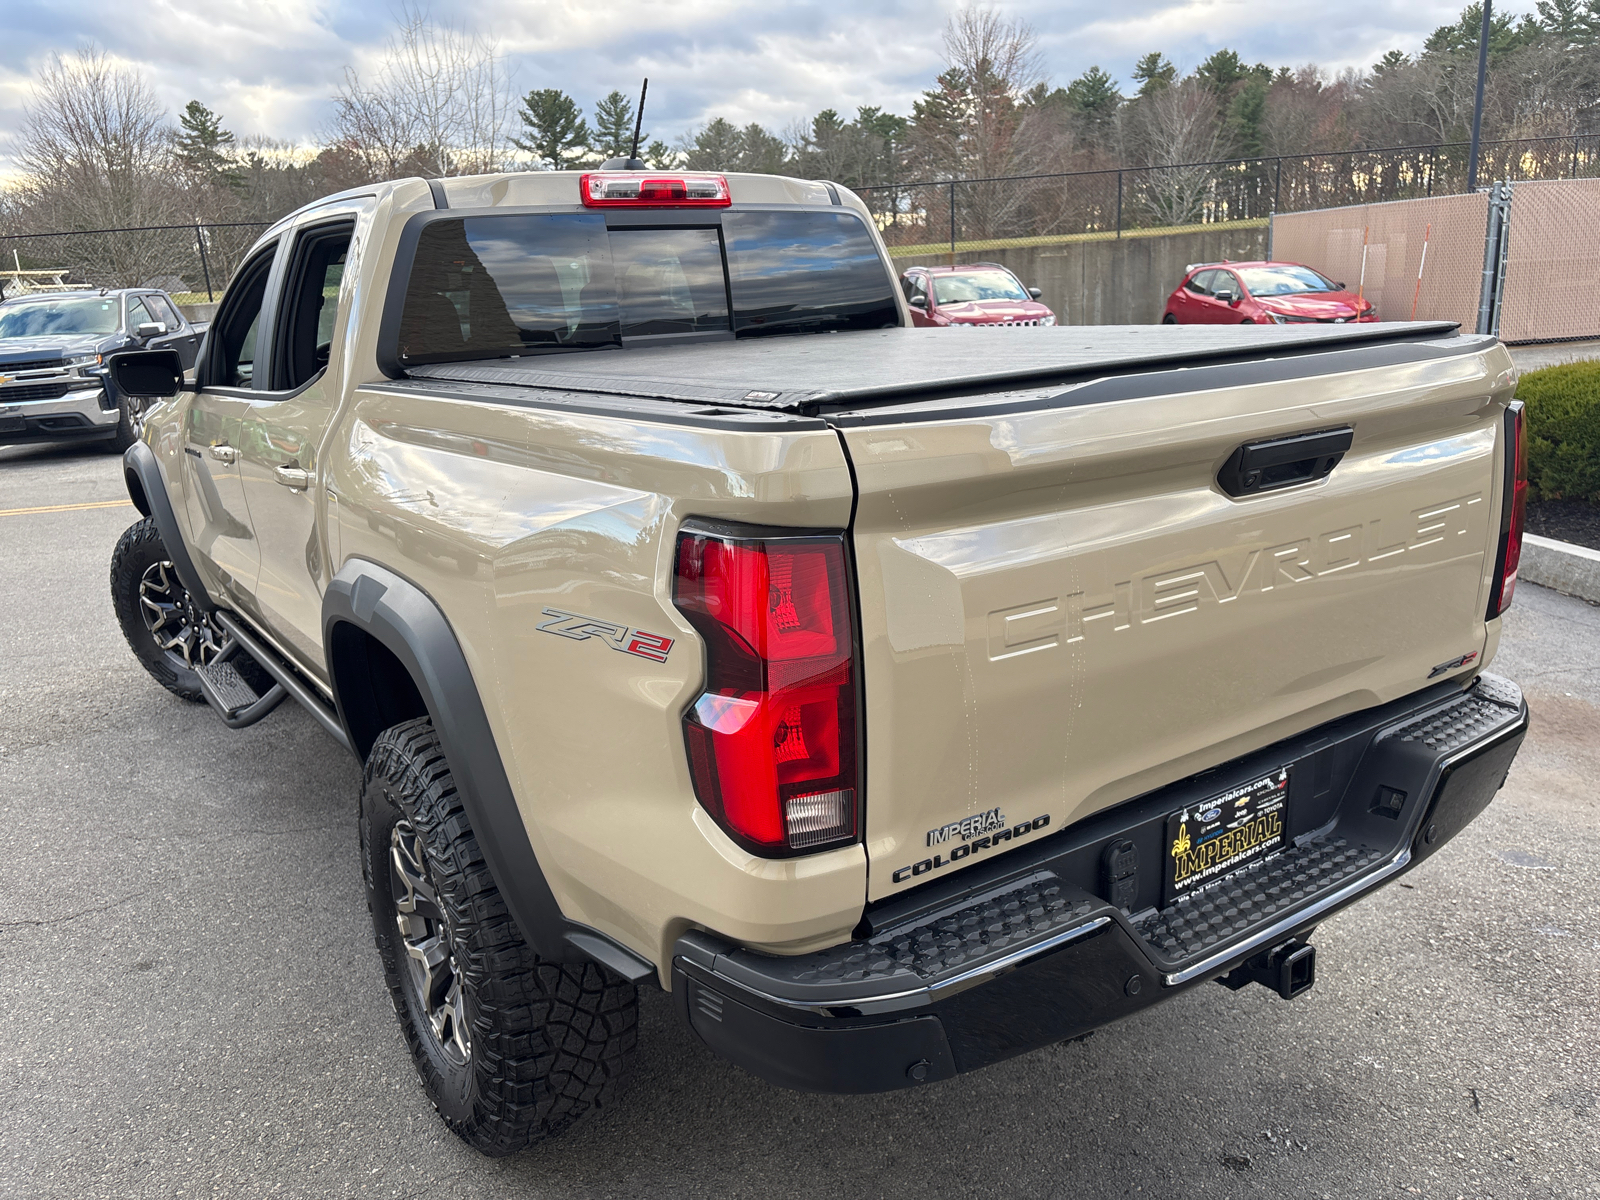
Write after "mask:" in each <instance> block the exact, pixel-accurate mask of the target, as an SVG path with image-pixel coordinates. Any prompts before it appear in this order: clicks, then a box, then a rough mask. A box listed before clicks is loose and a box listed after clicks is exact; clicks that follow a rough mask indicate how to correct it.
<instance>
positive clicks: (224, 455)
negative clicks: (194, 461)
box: [211, 443, 239, 463]
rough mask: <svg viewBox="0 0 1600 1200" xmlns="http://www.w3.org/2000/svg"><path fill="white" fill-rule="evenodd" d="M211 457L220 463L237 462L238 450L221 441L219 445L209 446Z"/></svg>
mask: <svg viewBox="0 0 1600 1200" xmlns="http://www.w3.org/2000/svg"><path fill="white" fill-rule="evenodd" d="M211 457H212V458H214V459H216V460H217V461H218V462H220V463H231V462H238V461H239V452H238V451H237V450H235V449H234V448H233V447H232V446H230V445H228V444H227V443H223V444H222V445H220V446H213V447H211Z"/></svg>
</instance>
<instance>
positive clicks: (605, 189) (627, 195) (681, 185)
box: [578, 171, 733, 208]
mask: <svg viewBox="0 0 1600 1200" xmlns="http://www.w3.org/2000/svg"><path fill="white" fill-rule="evenodd" d="M578 194H579V195H580V196H582V197H583V202H584V204H585V205H587V206H588V207H589V208H727V207H728V205H730V204H732V203H733V199H732V197H730V196H729V194H728V180H727V178H726V177H725V176H722V175H691V174H686V173H684V172H681V171H675V172H673V173H672V174H670V175H663V174H658V173H653V172H648V171H591V172H590V173H589V174H587V175H580V176H579V177H578Z"/></svg>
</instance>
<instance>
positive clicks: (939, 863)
mask: <svg viewBox="0 0 1600 1200" xmlns="http://www.w3.org/2000/svg"><path fill="white" fill-rule="evenodd" d="M978 821H982V822H984V823H985V824H984V826H983V828H984V829H992V830H993V831H994V832H992V833H981V832H980V831H979V830H977V829H973V830H972V832H971V833H970V834H963V835H962V836H964V837H967V836H970V837H971V838H972V839H973V840H972V841H970V842H964V843H963V844H961V845H959V846H956V847H955V848H954V849H952V850H951V851H950V853H949V854H942V853H941V854H935V855H934V856H933V857H932V858H925V859H923V860H922V861H921V862H919V863H912V864H911V865H910V866H906V867H901V868H900V869H899V870H898V871H896V872H895V873H894V874H893V875H892V876H891V877H890V878H891V879H892V880H893V881H894V882H895V883H904V882H905V881H906V880H908V879H913V878H915V877H916V876H918V875H926V874H927V873H928V872H929V871H938V870H941V869H942V868H944V867H948V866H950V865H951V864H952V863H958V862H960V861H961V860H962V859H965V858H970V857H971V856H972V855H974V854H977V853H978V852H980V851H982V850H995V849H998V848H999V846H1000V844H1001V843H1002V842H1009V841H1012V840H1014V839H1016V838H1022V837H1027V836H1028V835H1029V834H1030V833H1032V832H1034V831H1035V830H1038V829H1043V828H1044V827H1045V826H1046V825H1048V824H1050V814H1049V813H1045V814H1044V815H1043V816H1040V817H1035V818H1034V819H1033V820H1031V821H1019V822H1017V824H1015V825H1011V826H1009V827H1007V826H1006V819H1005V818H1004V817H1003V816H1001V815H1000V810H999V809H998V808H991V809H990V810H989V811H988V812H986V813H978V814H976V815H974V816H971V817H968V818H966V820H963V821H952V822H951V823H950V824H948V825H941V826H940V827H939V828H938V829H930V830H928V845H930V846H932V845H934V844H935V842H934V839H935V837H938V840H939V842H940V843H943V842H947V841H949V840H950V837H951V836H952V835H951V831H952V830H954V831H955V832H956V833H960V832H961V827H962V826H963V825H966V824H967V823H968V822H978ZM991 821H992V822H993V823H992V824H990V823H989V822H991ZM940 835H942V836H940Z"/></svg>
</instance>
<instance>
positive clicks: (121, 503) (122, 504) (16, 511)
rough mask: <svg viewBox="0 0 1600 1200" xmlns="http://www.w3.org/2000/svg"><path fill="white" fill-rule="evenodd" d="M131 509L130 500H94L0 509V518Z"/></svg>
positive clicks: (131, 502)
mask: <svg viewBox="0 0 1600 1200" xmlns="http://www.w3.org/2000/svg"><path fill="white" fill-rule="evenodd" d="M132 507H133V501H132V500H96V501H95V502H94V503H92V504H42V505H40V506H39V507H37V508H0V517H25V516H28V515H29V514H30V513H51V512H73V511H75V510H77V509H80V508H132Z"/></svg>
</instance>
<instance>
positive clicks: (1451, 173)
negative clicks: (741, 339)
mask: <svg viewBox="0 0 1600 1200" xmlns="http://www.w3.org/2000/svg"><path fill="white" fill-rule="evenodd" d="M1468 154H1469V147H1468V144H1467V143H1466V142H1448V143H1442V144H1439V145H1433V146H1397V147H1388V148H1385V149H1378V150H1359V151H1349V152H1346V153H1340V154H1306V155H1294V156H1282V157H1273V158H1247V159H1228V160H1222V161H1215V162H1200V163H1180V164H1176V165H1173V166H1163V167H1121V168H1114V169H1106V170H1098V171H1075V172H1070V173H1065V174H1050V175H1022V176H1010V177H1006V178H997V179H959V180H942V181H923V182H918V183H905V184H886V185H882V186H873V187H861V188H857V189H855V190H856V192H857V194H859V195H860V196H861V198H862V200H864V201H865V202H866V204H867V206H868V208H870V209H871V210H872V212H873V214H874V216H875V217H876V218H877V222H878V225H879V228H880V229H881V230H882V231H883V237H884V241H885V242H887V243H888V245H889V247H890V253H892V254H893V255H894V256H895V257H896V258H900V257H911V256H916V255H927V254H935V253H946V254H948V255H950V256H952V257H953V256H957V255H963V254H972V253H979V252H982V251H985V250H1000V249H1009V248H1022V247H1027V246H1040V245H1050V244H1055V243H1062V242H1070V241H1074V240H1080V239H1092V238H1104V237H1111V238H1121V237H1127V236H1138V235H1141V234H1143V235H1149V234H1154V233H1171V232H1174V231H1176V230H1180V229H1193V228H1196V227H1203V226H1208V225H1216V224H1222V223H1229V222H1241V223H1243V222H1256V223H1263V222H1265V221H1266V219H1267V218H1268V217H1270V216H1271V215H1272V214H1273V213H1283V212H1300V211H1305V210H1309V209H1322V208H1332V207H1338V206H1345V205H1354V204H1371V203H1375V202H1381V201H1389V200H1401V199H1414V198H1426V197H1431V196H1447V195H1456V194H1460V193H1464V192H1466V190H1467V176H1468V171H1467V165H1468V164H1467V159H1468ZM1478 176H1479V178H1481V179H1503V180H1512V181H1517V180H1534V179H1583V178H1600V134H1586V135H1579V136H1576V137H1560V138H1521V139H1515V140H1507V141H1499V142H1489V143H1486V144H1484V145H1483V146H1482V147H1481V148H1480V153H1479V159H1478Z"/></svg>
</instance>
